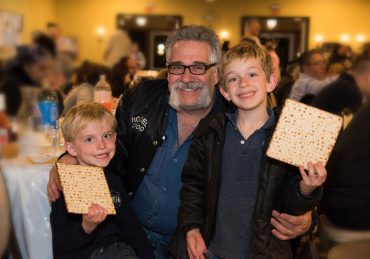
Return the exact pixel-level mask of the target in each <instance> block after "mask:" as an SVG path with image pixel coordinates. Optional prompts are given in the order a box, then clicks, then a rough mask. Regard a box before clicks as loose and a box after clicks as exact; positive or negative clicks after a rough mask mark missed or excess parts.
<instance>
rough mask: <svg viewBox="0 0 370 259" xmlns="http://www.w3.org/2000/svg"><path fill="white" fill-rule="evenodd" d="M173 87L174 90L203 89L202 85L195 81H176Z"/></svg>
mask: <svg viewBox="0 0 370 259" xmlns="http://www.w3.org/2000/svg"><path fill="white" fill-rule="evenodd" d="M173 88H174V89H176V90H196V89H203V88H204V85H203V84H201V83H197V82H177V83H175V84H174V86H173Z"/></svg>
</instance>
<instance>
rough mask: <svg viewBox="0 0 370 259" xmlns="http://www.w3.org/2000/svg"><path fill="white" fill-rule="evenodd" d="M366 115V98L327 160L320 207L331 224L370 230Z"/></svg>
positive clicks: (368, 112) (369, 108) (369, 107)
mask: <svg viewBox="0 0 370 259" xmlns="http://www.w3.org/2000/svg"><path fill="white" fill-rule="evenodd" d="M369 118H370V102H367V103H366V104H365V105H364V106H363V107H362V108H361V109H359V111H358V112H357V113H356V114H355V116H354V117H353V119H352V120H351V122H350V123H349V125H348V127H347V128H346V129H345V130H344V132H343V134H342V135H341V136H340V137H339V139H338V141H337V143H336V144H335V146H334V149H333V152H332V154H331V156H330V159H329V161H328V164H327V170H328V178H327V181H326V183H325V185H324V186H325V192H324V197H323V200H322V203H321V208H322V210H323V212H324V213H325V214H326V215H327V217H328V218H329V219H330V221H331V222H332V223H333V224H334V225H336V226H338V227H342V228H346V229H352V230H366V231H369V230H370V221H369V218H370V208H369V204H370V189H369V185H370V175H369V171H370V134H369V131H370V120H369Z"/></svg>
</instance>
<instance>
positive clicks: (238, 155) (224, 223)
mask: <svg viewBox="0 0 370 259" xmlns="http://www.w3.org/2000/svg"><path fill="white" fill-rule="evenodd" d="M220 75H221V88H220V91H221V93H222V95H223V96H224V97H225V98H226V99H227V100H228V101H230V102H232V103H233V104H234V105H235V106H236V109H230V110H229V111H227V112H225V113H222V114H218V115H210V116H208V117H207V118H205V119H204V120H203V121H201V122H200V124H199V126H198V128H197V129H196V131H195V132H194V134H193V142H192V144H191V147H190V150H189V159H188V162H187V163H186V164H185V166H184V169H183V173H182V182H183V185H182V189H181V205H180V208H179V228H178V231H177V234H176V236H175V238H174V239H173V242H172V250H171V251H172V252H173V254H174V255H175V257H176V258H186V257H187V256H189V257H190V258H205V257H207V258H211V259H213V258H215V259H217V258H240V259H243V258H292V252H291V248H290V245H289V242H287V241H283V240H279V239H277V238H276V237H275V236H274V235H273V234H272V232H273V231H274V230H273V227H272V225H271V216H272V211H273V209H278V210H280V211H285V212H287V213H291V214H295V215H301V214H303V213H305V212H307V211H310V210H312V209H313V208H314V206H315V205H316V204H317V203H318V202H319V199H320V197H321V192H322V191H321V189H322V188H321V185H322V183H323V182H324V181H325V178H326V170H325V168H324V167H323V165H322V164H321V163H320V162H317V163H315V164H314V163H312V162H308V168H309V170H308V173H306V172H305V170H304V168H303V165H302V166H300V167H299V172H298V170H297V169H296V168H294V167H292V166H290V165H287V164H284V163H281V162H279V161H276V160H273V159H271V158H268V157H266V155H265V153H266V148H267V146H268V143H269V141H270V139H271V136H272V132H273V130H274V127H275V124H276V121H277V114H275V112H274V111H273V110H271V109H269V108H267V93H268V92H271V91H273V90H274V88H275V86H276V78H275V76H274V75H273V71H272V61H271V57H270V56H269V54H268V53H267V52H266V51H265V50H264V49H262V48H261V47H259V46H257V45H255V44H249V43H243V44H239V45H237V46H235V47H234V48H232V49H231V50H230V51H229V52H227V53H226V54H225V56H224V57H223V59H222V61H221V64H220ZM183 236H185V237H186V249H185V248H183V249H180V247H181V245H182V247H184V246H185V242H182V244H181V240H182V238H181V237H183ZM176 250H177V251H176ZM186 253H187V254H186Z"/></svg>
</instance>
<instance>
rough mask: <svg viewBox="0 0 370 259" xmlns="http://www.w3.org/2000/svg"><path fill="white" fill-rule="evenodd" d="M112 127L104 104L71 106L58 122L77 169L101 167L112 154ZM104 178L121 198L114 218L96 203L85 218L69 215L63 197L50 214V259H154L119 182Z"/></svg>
mask: <svg viewBox="0 0 370 259" xmlns="http://www.w3.org/2000/svg"><path fill="white" fill-rule="evenodd" d="M116 127H117V122H116V120H115V118H114V117H113V115H112V114H111V113H110V112H109V111H108V110H106V109H105V108H104V106H102V105H100V104H96V103H90V104H81V105H78V106H75V107H73V108H72V109H71V110H70V111H69V112H68V113H67V115H66V117H65V119H64V121H63V124H62V132H63V137H64V139H65V141H66V142H65V148H66V150H67V151H68V153H69V154H70V155H72V156H74V157H76V158H77V160H78V163H79V164H80V165H86V166H99V167H103V168H104V167H106V166H107V165H108V163H109V161H110V160H111V159H112V157H113V156H114V154H115V151H116V146H115V141H116ZM105 176H106V179H107V182H108V186H109V189H110V190H111V192H115V195H117V194H118V195H119V196H120V199H114V203H115V208H116V212H117V215H115V216H107V211H106V210H105V209H104V208H102V207H100V206H99V204H92V205H91V206H90V208H89V213H88V214H84V215H77V214H69V213H68V212H67V209H66V205H65V201H64V197H63V194H62V195H61V198H60V199H58V200H56V201H55V202H53V203H52V210H51V214H50V222H51V228H52V233H53V253H54V258H63V259H65V258H112V259H113V258H131V259H132V258H138V257H139V258H154V255H153V251H152V250H153V248H152V246H151V245H150V243H149V241H148V240H147V238H146V235H145V233H144V231H143V230H142V228H141V224H140V222H139V220H138V218H137V217H136V214H135V212H134V211H133V209H132V208H131V205H130V201H129V198H128V195H127V192H126V190H125V188H124V186H123V184H122V181H121V180H120V178H119V177H118V176H116V175H113V174H112V173H111V172H109V171H108V170H105ZM117 200H120V202H117ZM135 255H137V256H138V257H135Z"/></svg>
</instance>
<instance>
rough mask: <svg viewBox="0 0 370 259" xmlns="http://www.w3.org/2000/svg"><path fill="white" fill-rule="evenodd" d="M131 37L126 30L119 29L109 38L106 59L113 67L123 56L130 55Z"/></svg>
mask: <svg viewBox="0 0 370 259" xmlns="http://www.w3.org/2000/svg"><path fill="white" fill-rule="evenodd" d="M130 51H131V39H130V36H129V35H128V33H127V32H126V31H125V30H121V29H119V30H117V31H116V32H115V33H114V34H113V35H112V36H111V37H110V39H109V41H108V43H107V46H106V48H105V51H104V60H105V62H106V65H107V66H108V67H112V66H113V65H114V64H116V63H117V62H118V61H119V60H120V59H121V58H123V57H128V56H130Z"/></svg>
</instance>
